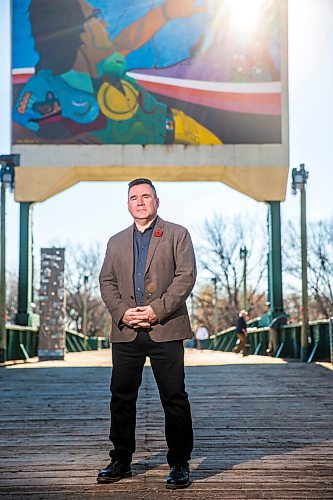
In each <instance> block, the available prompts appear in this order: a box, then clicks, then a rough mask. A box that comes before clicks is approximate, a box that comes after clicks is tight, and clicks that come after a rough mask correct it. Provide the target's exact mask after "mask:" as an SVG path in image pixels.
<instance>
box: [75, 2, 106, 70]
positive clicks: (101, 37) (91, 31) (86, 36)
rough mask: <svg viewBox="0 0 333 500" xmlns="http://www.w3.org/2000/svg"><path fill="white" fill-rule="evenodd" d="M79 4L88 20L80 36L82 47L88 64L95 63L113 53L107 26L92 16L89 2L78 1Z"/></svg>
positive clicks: (92, 10) (98, 18)
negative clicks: (88, 61)
mask: <svg viewBox="0 0 333 500" xmlns="http://www.w3.org/2000/svg"><path fill="white" fill-rule="evenodd" d="M79 3H80V6H81V10H82V12H83V15H84V16H85V17H86V18H88V19H87V21H86V22H85V23H84V25H83V26H84V32H83V33H82V34H81V39H82V42H83V47H84V50H85V52H86V53H87V55H88V58H89V60H90V62H93V63H97V62H99V61H101V60H102V59H104V58H105V57H107V56H108V55H110V53H111V52H113V51H114V49H113V46H112V42H111V40H110V37H109V33H108V30H107V26H108V24H107V23H106V22H105V21H103V19H102V18H100V17H99V16H98V15H96V16H92V14H93V12H94V9H93V7H92V6H91V5H90V3H89V2H86V0H79ZM90 16H91V17H90Z"/></svg>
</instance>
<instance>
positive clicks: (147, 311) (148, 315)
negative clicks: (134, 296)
mask: <svg viewBox="0 0 333 500" xmlns="http://www.w3.org/2000/svg"><path fill="white" fill-rule="evenodd" d="M122 321H123V323H124V324H125V325H127V326H129V327H131V328H149V327H150V326H151V325H153V324H154V323H156V322H157V316H156V314H155V313H154V311H153V309H152V307H151V306H141V307H131V308H129V309H127V311H126V312H125V314H124V316H123V318H122Z"/></svg>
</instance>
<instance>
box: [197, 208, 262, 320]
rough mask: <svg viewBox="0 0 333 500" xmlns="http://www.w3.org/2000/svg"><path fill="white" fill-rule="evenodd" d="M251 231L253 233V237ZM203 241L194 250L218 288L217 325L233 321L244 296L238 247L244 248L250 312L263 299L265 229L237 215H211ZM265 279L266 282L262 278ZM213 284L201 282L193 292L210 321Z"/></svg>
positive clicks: (257, 306)
mask: <svg viewBox="0 0 333 500" xmlns="http://www.w3.org/2000/svg"><path fill="white" fill-rule="evenodd" d="M254 235H256V236H255V237H254ZM202 240H203V241H202V244H201V246H200V248H199V249H198V251H197V254H198V255H199V259H198V260H199V266H200V267H201V268H202V270H203V272H204V274H206V276H207V280H209V278H210V279H212V278H213V279H214V280H216V284H217V288H218V301H217V304H218V309H219V318H220V320H219V325H218V327H219V329H220V328H222V327H223V328H225V327H226V326H230V325H232V324H234V322H235V318H236V317H237V314H238V312H239V310H240V309H241V308H242V305H243V304H242V299H243V262H242V261H241V260H240V248H241V246H243V245H246V248H247V276H246V277H247V283H248V288H247V303H248V308H249V309H251V311H252V314H251V315H253V313H254V312H255V311H257V310H258V309H259V308H260V309H261V308H262V307H263V304H264V302H265V299H264V295H265V291H266V290H265V286H264V278H265V273H266V269H267V248H266V237H265V233H264V230H263V229H262V228H260V226H259V224H257V223H256V222H255V221H249V220H248V219H247V220H246V221H244V220H242V219H240V218H239V217H238V218H236V219H233V220H228V219H225V218H224V219H223V218H222V217H221V216H219V215H214V217H213V218H212V220H211V221H206V222H205V224H204V228H203V231H202ZM265 283H266V282H265ZM212 294H213V291H212V285H211V284H207V283H204V284H203V286H202V288H201V290H200V291H199V293H197V294H196V300H197V310H198V312H200V315H201V316H207V318H206V323H207V324H209V325H211V323H212V311H211V310H212V305H211V302H212Z"/></svg>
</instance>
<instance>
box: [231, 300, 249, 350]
mask: <svg viewBox="0 0 333 500" xmlns="http://www.w3.org/2000/svg"><path fill="white" fill-rule="evenodd" d="M248 319H249V315H248V312H247V311H245V309H242V310H241V311H240V313H239V317H238V320H237V325H236V334H237V338H238V342H237V345H236V346H235V347H234V350H233V351H234V352H237V353H242V354H243V356H247V352H246V337H247V325H246V322H247V320H248Z"/></svg>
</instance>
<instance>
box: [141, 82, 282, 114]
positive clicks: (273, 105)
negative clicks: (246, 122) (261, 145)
mask: <svg viewBox="0 0 333 500" xmlns="http://www.w3.org/2000/svg"><path fill="white" fill-rule="evenodd" d="M138 83H140V85H141V86H142V87H143V88H144V89H146V90H148V91H149V92H153V93H154V94H159V95H163V96H165V97H172V98H174V99H179V100H181V101H186V102H192V103H194V104H198V105H200V106H205V107H210V108H216V109H223V110H226V111H234V112H237V113H251V114H265V115H281V94H278V93H274V94H241V93H233V92H218V91H210V90H204V89H190V88H185V87H177V86H176V85H165V84H162V83H161V84H160V83H154V82H146V81H140V80H138Z"/></svg>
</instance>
